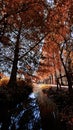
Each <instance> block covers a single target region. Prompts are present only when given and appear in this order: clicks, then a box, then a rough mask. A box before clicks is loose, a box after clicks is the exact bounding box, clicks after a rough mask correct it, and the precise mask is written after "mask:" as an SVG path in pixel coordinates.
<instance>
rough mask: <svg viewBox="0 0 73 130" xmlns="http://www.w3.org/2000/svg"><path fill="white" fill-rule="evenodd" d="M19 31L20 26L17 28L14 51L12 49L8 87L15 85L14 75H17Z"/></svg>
mask: <svg viewBox="0 0 73 130" xmlns="http://www.w3.org/2000/svg"><path fill="white" fill-rule="evenodd" d="M20 32H21V28H20V29H19V32H18V35H17V41H16V45H15V51H14V60H13V67H12V71H11V76H10V80H9V83H8V87H16V86H17V82H16V77H17V63H18V54H19V40H20Z"/></svg>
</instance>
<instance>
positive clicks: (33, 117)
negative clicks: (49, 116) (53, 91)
mask: <svg viewBox="0 0 73 130" xmlns="http://www.w3.org/2000/svg"><path fill="white" fill-rule="evenodd" d="M1 125H2V124H1ZM8 129H9V130H42V127H41V117H40V111H39V106H38V104H37V101H36V96H35V94H34V93H32V94H31V95H29V97H28V99H27V101H26V102H25V101H24V102H22V103H20V104H17V106H16V109H15V110H14V111H13V112H12V114H11V117H10V125H9V128H8Z"/></svg>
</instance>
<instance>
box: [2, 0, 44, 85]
mask: <svg viewBox="0 0 73 130" xmlns="http://www.w3.org/2000/svg"><path fill="white" fill-rule="evenodd" d="M41 2H42V1H41V0H40V1H37V2H35V1H30V0H29V1H27V2H26V1H20V0H19V1H16V0H15V1H12V2H11V3H10V1H9V0H8V1H4V2H1V20H0V22H1V26H0V27H1V34H0V38H1V41H0V45H1V46H2V50H1V52H2V54H3V56H2V55H1V59H2V58H4V61H3V60H2V61H1V62H2V63H3V62H4V63H5V62H7V69H8V66H11V67H12V71H11V76H10V81H9V84H8V86H16V75H17V69H18V68H19V69H20V68H21V67H22V68H23V69H24V71H26V73H28V74H30V75H31V74H32V72H33V71H34V70H35V69H36V68H37V66H38V63H39V55H40V52H41V51H39V50H40V49H41V47H42V44H43V43H42V42H41V41H42V40H43V38H44V36H45V35H46V28H45V19H46V18H45V17H46V15H45V13H44V11H46V8H45V3H43V2H42V4H41V5H40V3H41ZM10 6H11V8H10ZM38 10H39V11H38ZM4 50H5V51H6V52H5V51H4ZM8 50H9V51H8ZM38 52H39V53H38ZM8 61H9V63H8ZM21 64H22V65H21ZM28 70H29V71H28Z"/></svg>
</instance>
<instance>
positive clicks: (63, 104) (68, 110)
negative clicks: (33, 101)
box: [42, 87, 73, 130]
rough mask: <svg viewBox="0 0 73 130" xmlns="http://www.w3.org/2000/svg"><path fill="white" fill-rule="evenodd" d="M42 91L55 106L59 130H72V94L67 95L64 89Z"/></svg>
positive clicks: (44, 89)
mask: <svg viewBox="0 0 73 130" xmlns="http://www.w3.org/2000/svg"><path fill="white" fill-rule="evenodd" d="M42 91H43V93H45V94H47V96H48V97H49V98H50V99H51V100H52V101H53V102H54V103H55V104H56V105H57V108H58V120H59V121H60V126H61V130H73V93H72V94H69V92H68V89H67V88H65V87H63V88H61V89H60V90H58V91H57V89H56V88H54V87H52V88H50V89H48V88H43V89H42Z"/></svg>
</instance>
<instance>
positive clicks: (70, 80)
mask: <svg viewBox="0 0 73 130" xmlns="http://www.w3.org/2000/svg"><path fill="white" fill-rule="evenodd" d="M60 58H61V61H62V65H63V67H64V70H65V73H66V78H67V82H68V90H69V93H72V77H71V74H70V73H69V72H68V71H67V69H66V66H65V65H64V62H63V59H62V57H61V56H60Z"/></svg>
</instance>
